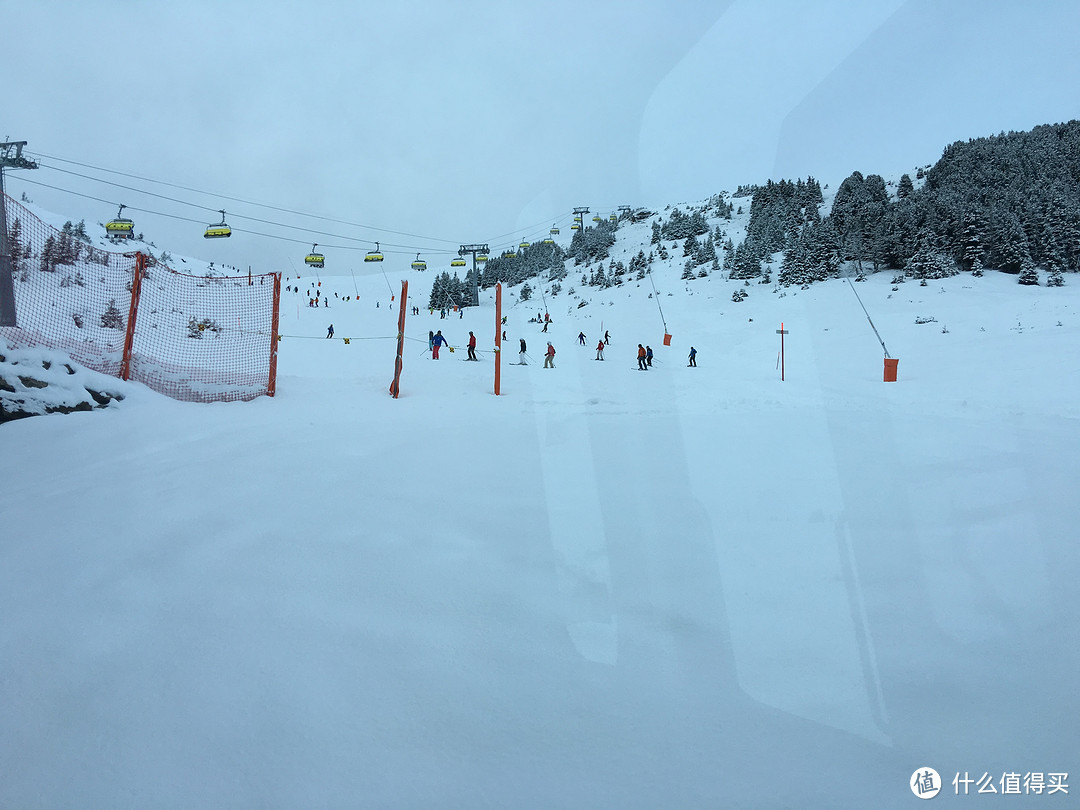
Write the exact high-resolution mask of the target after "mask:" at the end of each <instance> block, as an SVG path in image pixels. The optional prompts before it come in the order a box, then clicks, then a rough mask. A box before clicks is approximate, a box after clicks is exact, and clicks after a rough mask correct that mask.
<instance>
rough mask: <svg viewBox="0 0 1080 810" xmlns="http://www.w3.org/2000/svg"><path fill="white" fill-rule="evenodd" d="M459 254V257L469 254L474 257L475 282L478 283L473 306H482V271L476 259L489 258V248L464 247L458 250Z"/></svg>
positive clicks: (483, 246)
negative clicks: (479, 257)
mask: <svg viewBox="0 0 1080 810" xmlns="http://www.w3.org/2000/svg"><path fill="white" fill-rule="evenodd" d="M457 253H458V256H464V255H465V254H467V253H468V254H471V255H472V272H473V280H474V281H475V282H476V283H475V285H474V287H475V290H474V293H473V295H474V296H475V297H474V299H473V306H480V271H479V270H478V269H477V265H476V257H477V256H487V255H488V246H487V245H462V246H461V247H459V248H458V252H457Z"/></svg>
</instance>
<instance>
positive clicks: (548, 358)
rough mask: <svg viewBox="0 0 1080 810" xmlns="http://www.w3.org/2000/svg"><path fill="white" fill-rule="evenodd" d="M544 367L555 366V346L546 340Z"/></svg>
mask: <svg viewBox="0 0 1080 810" xmlns="http://www.w3.org/2000/svg"><path fill="white" fill-rule="evenodd" d="M544 368H555V347H554V346H552V345H551V341H550V340H549V341H548V345H547V353H546V354H545V355H544Z"/></svg>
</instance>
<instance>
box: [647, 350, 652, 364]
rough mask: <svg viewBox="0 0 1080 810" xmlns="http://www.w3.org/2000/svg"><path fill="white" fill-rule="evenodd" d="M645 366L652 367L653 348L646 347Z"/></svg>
mask: <svg viewBox="0 0 1080 810" xmlns="http://www.w3.org/2000/svg"><path fill="white" fill-rule="evenodd" d="M645 365H647V366H651V365H652V346H646V347H645Z"/></svg>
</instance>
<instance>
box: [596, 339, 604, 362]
mask: <svg viewBox="0 0 1080 810" xmlns="http://www.w3.org/2000/svg"><path fill="white" fill-rule="evenodd" d="M596 359H597V360H603V359H604V341H602V340H601V341H600V342H599V343H597V344H596Z"/></svg>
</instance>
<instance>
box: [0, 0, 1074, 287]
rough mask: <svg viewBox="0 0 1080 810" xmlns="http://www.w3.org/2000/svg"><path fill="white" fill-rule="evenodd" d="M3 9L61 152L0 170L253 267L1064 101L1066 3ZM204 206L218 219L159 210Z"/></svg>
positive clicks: (183, 246)
mask: <svg viewBox="0 0 1080 810" xmlns="http://www.w3.org/2000/svg"><path fill="white" fill-rule="evenodd" d="M2 17H3V21H4V31H5V50H4V68H5V83H4V89H5V93H4V98H5V102H4V104H3V107H2V110H3V112H2V117H0V123H2V131H0V135H2V136H6V137H9V138H12V139H18V140H27V141H29V147H28V149H30V150H31V151H32V152H33V153H34V154H37V155H48V156H51V157H49V158H45V157H42V159H41V160H42V164H43V168H42V169H40V170H38V171H36V172H12V173H10V174H9V175H8V177H9V179H10V182H9V184H8V190H9V193H12V194H13V195H14V196H16V197H18V196H19V194H21V193H22V192H24V191H25V192H26V193H27V194H28V196H29V197H30V198H31V199H33V200H34V201H35V202H37V203H39V204H41V205H43V206H44V207H46V208H49V209H51V210H53V211H56V212H58V213H61V214H66V215H70V216H72V217H73V218H76V219H78V218H80V217H85V218H86V221H87V224H88V225H92V224H93V223H96V222H104V221H105V220H107V219H109V218H111V217H113V216H114V215H115V213H116V210H115V209H116V204H118V203H121V202H123V203H126V204H127V205H128V206H130V207H131V208H132V209H135V210H133V211H132V212H130V213H127V214H126V215H129V216H131V218H132V219H134V220H135V221H136V227H137V230H140V231H142V232H143V233H144V234H145V236H146V238H147V239H152V240H154V241H155V242H156V243H157V245H158V247H160V248H168V249H170V250H172V251H173V252H176V253H182V254H185V255H194V256H199V257H205V258H207V259H211V260H215V259H216V260H219V261H222V262H225V263H229V264H234V265H240V266H247V265H249V264H250V265H253V266H254V267H255V268H256V269H261V270H269V269H281V270H286V271H288V270H289V269H290V261H291V263H292V266H296V267H300V266H301V265H302V262H303V256H304V255H305V254H306V253H307V250H308V249H309V248H310V242H319V243H320V245H321V246H322V247H320V250H322V252H324V253H325V254H326V257H327V267H326V271H327V272H331V271H334V270H336V271H339V272H347V270H346V268H348V267H352V268H353V269H355V270H356V271H357V272H362V271H363V270H364V268H365V265H364V264H363V261H362V257H363V254H364V252H365V251H366V250H369V249H371V248H373V247H374V245H373V242H374V240H380V241H381V243H382V245H381V246H382V249H383V251H384V253H385V255H386V257H387V260H386V262H385V263H384V264H383V265H382V268H381V269H384V270H386V271H387V272H391V271H392V272H393V273H394V274H395V275H398V276H400V275H401V273H402V271H406V270H407V269H408V263H409V261H411V260H412V258H413V257H414V256H415V253H416V252H417V251H421V252H423V253H424V254H425V257H426V258H427V259H428V261H429V264H430V265H431V266H432V267H433V268H434V269H441V268H443V267H445V268H447V269H448V268H449V259H450V253H452V252H455V251H456V247H457V245H458V244H460V243H461V242H476V241H487V242H489V244H490V246H491V249H492V251H494V252H497V251H499V250H501V249H503V248H505V247H507V246H509V245H511V244H516V243H517V242H518V241H520V240H521V239H522V238H529V239H534V238H539V237H540V236H541V235H544V234H546V232H547V228H548V226H549V225H550V224H551V221H553V220H556V219H560V224H561V225H562V226H563V236H564V237H565V236H566V235H567V234H568V232H569V230H568V220H567V216H568V213H569V211H570V210H571V209H572V208H573V207H574V206H579V205H587V206H590V207H591V208H592V211H594V212H599V213H600V214H602V215H605V216H606V215H607V214H608V213H610V212H611V210H612V208H613V207H614V206H618V205H621V204H628V205H634V206H639V205H641V206H649V207H663V206H664V205H666V204H668V203H680V202H687V201H693V200H698V199H702V198H705V197H707V196H709V195H711V194H715V193H716V192H718V191H721V190H728V191H730V190H733V189H734V188H735V187H736V186H737V185H739V184H740V183H757V182H763V181H765V180H766V179H769V178H773V179H780V178H783V177H787V178H795V177H806V176H807V175H813V176H815V177H817V178H818V179H819V180H821V181H822V182H823V183H826V182H827V183H836V182H839V181H840V180H842V179H843V178H844V177H845V176H847V175H848V174H850V173H851V172H852V171H853V170H856V169H858V170H859V171H862V172H863V173H864V174H865V173H871V172H873V173H879V174H885V175H890V174H899V173H900V172H902V171H905V170H906V171H912V170H913V169H914V167H915V166H916V165H924V164H928V163H932V162H933V161H935V160H936V159H937V158H938V157H939V156H940V154H941V150H942V149H943V148H944V147H945V146H946V145H947V144H948V143H950V142H952V141H955V140H958V139H967V138H969V137H979V136H983V135H989V134H994V133H997V132H999V131H1002V130H1006V131H1007V130H1010V129H1028V128H1030V127H1032V126H1035V125H1037V124H1041V123H1052V122H1057V121H1066V120H1070V119H1073V118H1077V117H1080V93H1078V92H1077V88H1078V87H1080V49H1078V48H1077V47H1076V44H1075V42H1074V40H1075V37H1076V32H1077V31H1080V3H1078V2H1075V0H1062V1H1060V2H1056V1H1055V0H1042V2H1039V0H1034V2H1020V1H1017V2H1006V1H1005V0H760V1H758V0H715V1H714V2H704V0H666V1H665V2H663V3H660V2H640V1H637V0H624V1H623V2H607V0H591V1H590V2H580V3H570V2H565V1H564V0H553V1H552V2H547V3H543V4H528V5H526V4H516V3H506V2H481V1H480V0H477V1H476V2H447V3H435V2H411V1H409V0H405V1H404V2H402V1H400V0H395V2H382V3H373V2H325V1H324V0H307V2H302V3H301V2H274V1H273V0H271V1H270V2H266V0H260V1H259V2H246V0H245V1H243V2H242V1H241V0H236V1H235V2H229V0H219V1H218V2H203V1H202V0H199V1H192V0H173V2H168V3H165V2H127V3H121V2H118V0H110V1H109V2H103V1H101V0H77V1H73V2H50V1H49V0H43V1H42V2H33V3H31V2H19V3H16V2H5V3H4V6H3V14H2ZM57 158H63V159H65V160H68V161H75V162H78V163H85V164H88V165H92V166H95V167H104V168H106V169H112V170H116V171H123V172H128V173H130V174H133V175H138V176H139V177H142V178H150V179H152V180H155V181H165V182H167V183H173V184H177V185H180V186H187V187H190V188H193V189H199V190H204V191H209V192H214V193H216V194H219V195H227V196H230V197H235V198H240V199H242V200H248V201H256V202H265V203H269V204H272V205H275V206H279V207H281V208H286V209H291V210H294V211H300V212H305V213H313V214H320V215H323V216H327V217H331V218H334V219H337V220H343V221H346V222H349V223H356V224H358V225H364V226H370V227H354V226H351V225H345V224H341V223H336V222H327V221H322V220H316V219H306V218H303V217H301V216H298V215H296V214H290V213H285V212H281V211H270V210H266V209H260V208H255V207H252V206H249V205H245V204H243V203H240V202H237V201H234V200H226V199H222V198H221V197H215V196H205V195H200V194H196V193H193V192H190V191H184V190H181V189H177V188H172V187H168V186H161V185H156V184H152V183H147V182H144V181H141V180H135V179H132V178H125V177H121V176H117V175H108V174H103V173H101V172H99V171H96V170H87V169H84V168H81V167H79V166H76V165H73V164H71V163H63V162H61V161H60V160H58V159H57ZM46 165H47V166H49V167H56V168H62V169H65V170H67V171H68V172H72V171H74V172H79V173H82V174H90V175H94V176H95V177H100V178H103V179H109V180H111V181H113V182H117V183H121V184H123V185H127V186H131V187H135V188H139V189H147V190H150V191H153V192H155V193H158V194H163V195H165V196H168V197H173V198H176V199H177V200H184V201H189V202H192V203H196V204H198V205H202V206H205V207H206V208H207V209H211V211H200V210H199V209H198V208H193V207H189V206H185V205H180V204H178V203H175V202H171V201H168V200H162V199H156V198H152V197H146V196H144V195H142V194H140V193H138V192H136V191H131V190H127V189H121V188H117V187H115V186H108V185H104V184H102V183H100V182H96V181H91V180H86V179H84V178H81V177H77V176H75V175H73V174H69V173H63V172H60V171H57V170H56V168H44V166H46ZM23 179H25V180H34V181H37V182H39V183H47V184H49V185H53V186H57V187H60V188H63V189H66V190H69V191H77V192H80V193H82V194H87V195H90V196H92V197H97V198H100V199H102V200H107V201H109V202H108V203H102V202H95V201H93V200H90V199H86V198H82V197H76V196H73V195H71V194H68V193H62V192H58V191H54V190H51V189H47V188H43V187H41V186H35V185H31V184H29V183H26V182H22V180H23ZM219 208H225V209H226V210H227V211H228V212H229V221H230V224H231V225H232V226H233V228H234V230H235V233H234V236H233V237H232V238H231V239H229V240H217V241H208V240H203V239H202V237H201V234H202V229H203V226H204V225H203V224H198V223H186V222H182V221H178V220H175V219H170V218H167V217H161V216H157V215H155V214H153V213H148V212H162V213H168V214H174V215H177V216H182V217H189V218H193V219H196V220H199V221H200V222H202V223H204V224H207V223H209V222H211V221H215V220H217V219H219V217H218V215H216V214H214V213H212V210H216V209H219ZM137 209H144V210H142V211H140V210H137ZM245 216H249V217H256V218H259V219H264V220H271V221H273V222H276V223H281V225H268V224H265V223H255V222H252V221H251V220H245V219H243V217H245ZM284 226H296V227H299V228H309V229H313V230H316V231H323V232H325V234H326V235H308V234H306V233H305V232H303V231H300V230H296V229H294V228H290V227H284ZM372 228H381V229H384V230H383V231H377V230H373V229H372ZM250 231H258V232H260V233H265V234H271V235H273V236H274V237H278V238H268V237H265V236H256V235H255V234H253V233H251V232H250ZM392 232H397V233H392ZM404 234H408V235H404ZM288 240H297V241H288ZM353 240H366V241H353ZM440 251H441V252H440ZM448 251H449V252H448ZM371 267H372V265H367V268H368V269H370V268H371Z"/></svg>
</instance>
